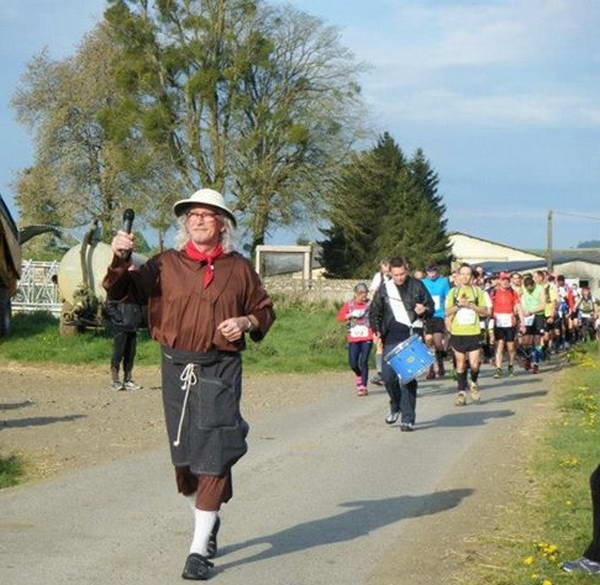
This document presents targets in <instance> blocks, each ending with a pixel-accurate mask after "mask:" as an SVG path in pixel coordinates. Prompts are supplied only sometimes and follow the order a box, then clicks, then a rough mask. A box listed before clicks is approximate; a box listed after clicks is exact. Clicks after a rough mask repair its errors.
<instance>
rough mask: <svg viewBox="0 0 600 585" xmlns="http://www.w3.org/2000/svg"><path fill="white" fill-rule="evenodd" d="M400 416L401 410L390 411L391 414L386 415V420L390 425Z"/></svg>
mask: <svg viewBox="0 0 600 585" xmlns="http://www.w3.org/2000/svg"><path fill="white" fill-rule="evenodd" d="M399 418H400V411H398V412H390V414H388V415H387V416H386V417H385V422H386V424H388V425H393V424H394V423H395V422H396V421H397V420H398V419H399Z"/></svg>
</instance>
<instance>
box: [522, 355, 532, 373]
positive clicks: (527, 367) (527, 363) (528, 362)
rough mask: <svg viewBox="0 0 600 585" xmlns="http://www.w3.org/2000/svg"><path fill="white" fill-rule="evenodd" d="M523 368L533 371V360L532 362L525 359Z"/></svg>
mask: <svg viewBox="0 0 600 585" xmlns="http://www.w3.org/2000/svg"><path fill="white" fill-rule="evenodd" d="M523 367H524V368H525V369H526V370H527V371H529V370H531V360H530V359H529V358H525V359H524V360H523Z"/></svg>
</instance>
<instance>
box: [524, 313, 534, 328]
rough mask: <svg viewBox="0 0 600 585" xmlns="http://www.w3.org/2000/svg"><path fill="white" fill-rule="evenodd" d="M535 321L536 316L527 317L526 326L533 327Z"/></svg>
mask: <svg viewBox="0 0 600 585" xmlns="http://www.w3.org/2000/svg"><path fill="white" fill-rule="evenodd" d="M534 321H535V315H529V317H525V326H526V327H531V326H532V325H533V322H534Z"/></svg>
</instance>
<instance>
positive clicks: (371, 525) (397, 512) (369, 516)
mask: <svg viewBox="0 0 600 585" xmlns="http://www.w3.org/2000/svg"><path fill="white" fill-rule="evenodd" d="M474 491H475V490H472V489H456V490H447V491H442V492H435V493H433V494H427V495H423V496H399V497H397V498H386V499H383V500H360V501H357V502H345V503H343V504H340V506H341V507H342V508H351V509H350V510H348V511H346V512H343V513H342V514H338V515H336V516H330V517H329V518H321V519H319V520H311V521H310V522H304V523H303V524H298V525H297V526H292V527H291V528H286V529H285V530H281V531H280V532H275V533H274V534H270V535H268V536H262V537H257V538H253V539H252V540H247V541H246V542H240V543H239V544H234V545H231V546H227V547H224V548H223V549H222V551H221V552H220V553H219V556H222V555H225V554H229V553H232V552H235V551H238V550H243V549H245V548H249V547H252V546H256V545H261V544H262V545H264V544H268V545H270V548H269V549H268V550H265V551H263V552H260V553H257V554H255V555H253V556H251V557H248V558H246V559H240V560H239V561H234V562H231V563H225V564H223V565H219V566H218V569H217V570H218V571H219V572H220V571H224V570H227V569H231V568H233V567H236V566H238V565H247V564H249V563H254V562H257V561H263V560H265V559H270V558H273V557H278V556H281V555H286V554H290V553H294V552H297V551H303V550H307V549H310V548H313V547H316V546H323V545H327V544H333V543H337V542H346V541H349V540H353V539H355V538H359V537H361V536H366V535H367V534H369V532H372V531H373V530H377V529H378V528H382V527H384V526H387V525H389V524H393V523H394V522H399V521H400V520H406V519H408V518H418V517H419V516H428V515H430V514H438V513H439V512H443V511H444V510H449V509H451V508H454V507H456V506H458V505H459V504H460V503H461V501H462V500H463V499H464V498H466V497H468V496H470V495H472V494H473V492H474Z"/></svg>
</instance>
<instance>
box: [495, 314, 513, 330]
mask: <svg viewBox="0 0 600 585" xmlns="http://www.w3.org/2000/svg"><path fill="white" fill-rule="evenodd" d="M512 324H513V316H512V315H511V314H510V313H496V327H512Z"/></svg>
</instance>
